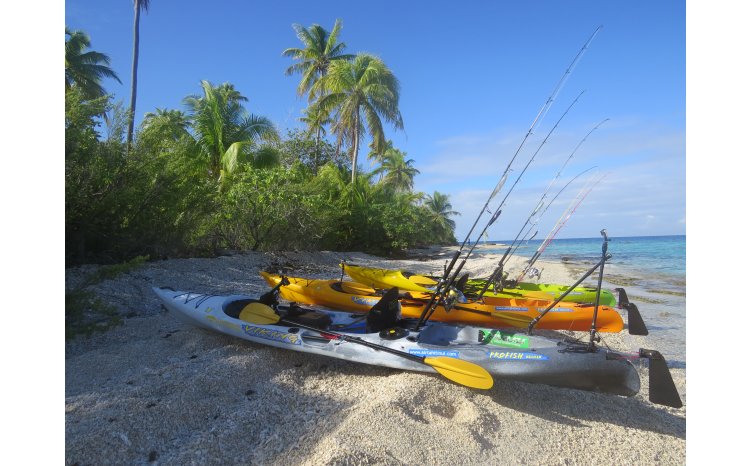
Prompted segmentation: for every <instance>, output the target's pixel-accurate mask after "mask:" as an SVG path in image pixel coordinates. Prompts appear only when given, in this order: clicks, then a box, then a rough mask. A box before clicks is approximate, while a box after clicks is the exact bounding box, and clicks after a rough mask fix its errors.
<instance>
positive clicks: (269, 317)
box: [239, 303, 281, 325]
mask: <svg viewBox="0 0 751 466" xmlns="http://www.w3.org/2000/svg"><path fill="white" fill-rule="evenodd" d="M239 319H240V320H242V321H245V322H249V323H251V324H257V325H271V324H275V323H277V322H279V320H280V319H281V317H279V315H278V314H277V313H276V312H274V310H273V309H271V308H270V307H269V306H267V305H265V304H261V303H250V304H248V305H247V306H245V307H244V308H243V310H242V311H240V316H239Z"/></svg>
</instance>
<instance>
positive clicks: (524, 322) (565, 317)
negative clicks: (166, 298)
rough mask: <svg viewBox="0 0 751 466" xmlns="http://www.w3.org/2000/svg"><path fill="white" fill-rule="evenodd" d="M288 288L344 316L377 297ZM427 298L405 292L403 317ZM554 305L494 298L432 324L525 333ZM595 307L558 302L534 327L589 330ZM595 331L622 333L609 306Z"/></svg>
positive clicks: (298, 298)
mask: <svg viewBox="0 0 751 466" xmlns="http://www.w3.org/2000/svg"><path fill="white" fill-rule="evenodd" d="M261 276H262V277H263V278H264V279H265V280H266V282H267V283H268V284H269V285H270V286H272V287H275V286H276V285H278V284H279V282H280V281H281V276H280V275H276V274H270V273H266V272H261ZM286 278H287V279H288V280H289V282H290V284H289V285H285V286H282V287H281V288H280V289H279V292H280V294H281V296H282V298H284V299H286V300H287V301H294V302H297V303H304V304H317V305H320V306H326V307H330V308H333V309H339V310H343V311H350V312H357V313H367V312H368V311H369V310H370V308H371V307H373V305H375V304H376V303H377V302H378V301H379V300H380V298H381V295H380V294H378V293H377V292H376V290H375V289H374V288H372V287H369V286H367V285H363V284H362V283H357V282H351V281H339V280H317V279H308V278H297V277H286ZM430 297H431V295H430V294H429V293H422V292H414V291H412V292H408V293H404V294H403V295H402V297H401V299H400V301H401V306H402V317H404V318H408V319H417V318H419V317H420V314H421V313H422V311H423V309H424V308H425V305H426V304H427V302H428V301H429V300H430ZM551 303H552V301H548V300H542V299H528V298H506V299H502V298H497V297H496V298H493V300H492V302H491V303H488V302H483V301H471V300H470V301H467V302H457V303H456V304H455V305H454V307H453V308H452V309H451V310H450V311H446V309H445V307H444V306H442V305H439V306H438V307H437V308H436V310H435V312H434V313H433V316H432V317H431V320H436V321H441V322H450V323H456V324H467V325H479V326H486V327H491V328H508V327H515V328H526V327H528V326H529V323H530V322H531V321H532V319H534V318H535V317H537V316H539V315H540V314H541V313H542V311H544V310H545V309H546V308H547V307H548V306H549V305H550V304H551ZM593 312H594V306H592V305H588V304H578V303H564V302H561V303H558V304H557V305H556V307H555V308H553V309H552V310H551V311H550V312H548V313H547V314H545V316H544V317H543V318H542V319H540V321H539V322H538V323H537V325H535V328H540V329H548V330H576V331H589V329H590V327H591V326H592V314H593ZM597 330H598V331H600V332H613V333H615V332H620V331H621V330H623V318H622V317H621V314H620V313H619V312H618V311H617V310H615V309H613V308H612V307H608V306H600V309H599V311H598V313H597Z"/></svg>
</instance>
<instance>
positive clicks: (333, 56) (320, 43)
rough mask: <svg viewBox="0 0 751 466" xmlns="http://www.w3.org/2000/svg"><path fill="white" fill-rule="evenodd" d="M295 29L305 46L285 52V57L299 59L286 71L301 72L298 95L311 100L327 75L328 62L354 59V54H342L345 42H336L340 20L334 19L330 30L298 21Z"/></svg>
mask: <svg viewBox="0 0 751 466" xmlns="http://www.w3.org/2000/svg"><path fill="white" fill-rule="evenodd" d="M292 28H293V29H294V30H295V32H297V37H298V38H299V39H300V41H301V42H302V43H303V45H304V48H301V49H300V48H288V49H286V50H284V51H283V52H282V55H284V56H285V57H292V58H293V59H295V60H299V61H298V62H297V63H295V64H293V65H291V66H290V67H289V68H287V70H286V71H285V74H286V75H287V76H290V75H292V74H293V73H301V74H302V80H301V81H300V84H299V85H298V86H297V94H298V95H301V96H302V95H304V94H305V93H306V92H308V91H310V93H309V94H308V101H312V100H313V99H314V98H315V94H314V93H313V91H312V88H313V86H314V85H315V83H316V82H318V81H319V80H320V79H321V78H322V77H323V76H325V75H326V73H327V72H328V69H329V65H330V64H331V63H333V62H335V61H342V60H351V59H352V58H353V56H352V55H347V54H344V53H342V52H343V51H344V48H345V47H346V45H345V44H344V42H340V43H338V44H337V43H336V41H337V39H338V38H339V32H340V31H341V29H342V22H341V20H339V19H337V20H336V22H334V29H332V30H331V33H329V32H327V31H326V30H325V29H324V28H322V27H321V26H320V25H318V24H314V25H312V26H310V27H309V28H305V27H303V26H301V25H299V24H293V25H292Z"/></svg>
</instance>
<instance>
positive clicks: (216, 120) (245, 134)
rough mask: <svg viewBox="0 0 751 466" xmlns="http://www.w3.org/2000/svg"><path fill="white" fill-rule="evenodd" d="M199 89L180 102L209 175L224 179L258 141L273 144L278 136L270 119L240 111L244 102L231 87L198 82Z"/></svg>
mask: <svg viewBox="0 0 751 466" xmlns="http://www.w3.org/2000/svg"><path fill="white" fill-rule="evenodd" d="M201 87H202V89H203V95H192V96H188V97H186V98H185V99H184V102H185V104H186V105H187V107H188V111H189V116H190V118H191V121H192V129H193V132H194V134H195V138H196V143H197V145H198V146H199V149H200V151H201V153H202V154H203V156H204V157H205V160H206V162H207V164H208V168H209V172H210V173H211V174H212V175H213V176H218V177H219V180H224V179H225V178H226V177H227V176H228V175H230V174H231V173H232V172H234V171H235V169H236V168H237V165H238V162H239V161H240V160H241V159H243V158H245V159H247V158H248V157H249V156H250V155H251V154H249V151H250V149H252V148H253V147H254V146H255V144H256V143H257V142H258V141H260V140H264V141H276V140H278V139H279V135H278V134H277V132H276V129H275V128H274V125H273V124H272V123H271V120H269V119H268V118H266V117H263V116H257V115H253V114H249V113H248V112H247V111H246V110H245V108H243V106H242V102H247V100H248V99H247V98H246V97H244V96H243V95H241V94H240V92H239V91H237V90H236V89H235V87H234V86H233V85H232V84H229V83H224V84H221V85H219V86H213V85H212V84H211V83H210V82H208V81H201Z"/></svg>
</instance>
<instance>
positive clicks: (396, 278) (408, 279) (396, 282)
mask: <svg viewBox="0 0 751 466" xmlns="http://www.w3.org/2000/svg"><path fill="white" fill-rule="evenodd" d="M340 265H341V267H342V268H344V271H345V272H346V274H347V275H349V276H350V277H351V278H352V279H353V280H354V281H356V282H359V283H363V284H366V285H368V286H370V287H372V288H376V289H381V290H386V289H389V288H392V287H394V286H395V287H397V288H399V289H400V290H404V291H420V292H423V293H431V292H432V291H433V290H434V289H435V286H436V285H437V284H438V282H437V281H436V280H435V279H433V278H431V277H427V276H425V275H419V274H414V273H411V272H406V271H404V270H391V269H376V268H371V267H362V266H359V265H351V264H347V263H345V262H343V263H341V264H340ZM478 284H479V286H478ZM482 285H484V280H483V281H480V280H469V284H468V287H469V288H471V289H475V290H476V292H478V293H479V289H480V288H482ZM567 289H568V287H567V286H564V285H554V284H545V283H542V284H537V283H520V284H519V285H518V286H516V287H514V288H504V289H503V290H502V291H500V292H496V291H494V290H493V289H492V286H491V287H490V288H489V289H488V291H486V292H485V295H484V301H485V302H494V301H495V299H497V298H500V299H509V298H531V299H541V300H550V301H552V300H554V299H557V298H558V297H559V296H560V295H561V294H563V292H565V291H566V290H567ZM596 291H597V290H595V289H593V288H586V287H576V288H574V289H573V290H572V291H571V292H570V293H569V294H568V295H567V296H565V297H564V298H563V300H562V302H570V303H593V302H594V300H595V294H596ZM600 304H603V305H606V306H611V307H613V306H615V305H616V299H615V296H614V295H613V294H612V293H611V292H609V291H607V290H602V292H601V296H600Z"/></svg>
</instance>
